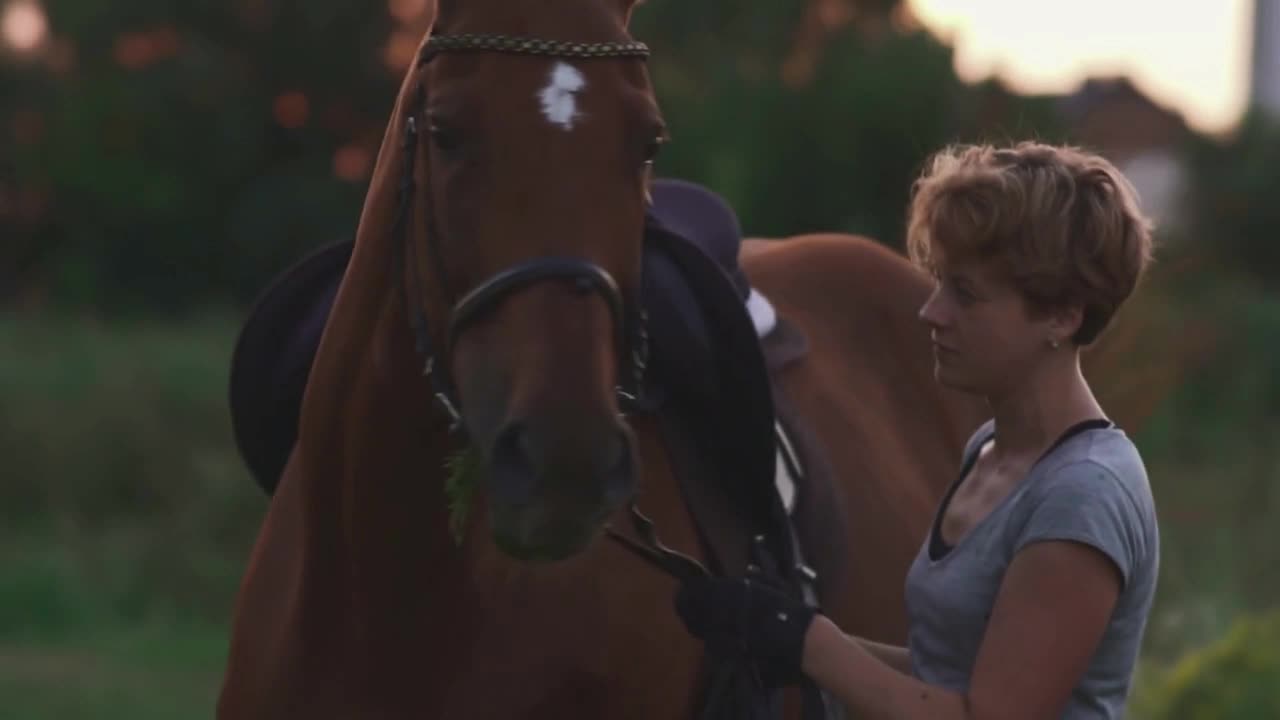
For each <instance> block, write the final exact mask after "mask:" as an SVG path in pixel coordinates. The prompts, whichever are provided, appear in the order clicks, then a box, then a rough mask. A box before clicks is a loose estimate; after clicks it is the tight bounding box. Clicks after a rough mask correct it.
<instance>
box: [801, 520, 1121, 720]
mask: <svg viewBox="0 0 1280 720" xmlns="http://www.w3.org/2000/svg"><path fill="white" fill-rule="evenodd" d="M1120 582H1121V581H1120V574H1119V571H1118V570H1117V568H1116V566H1115V565H1114V564H1113V563H1112V562H1111V561H1110V560H1109V559H1108V558H1107V556H1106V555H1104V554H1103V553H1101V552H1099V551H1098V550H1095V549H1093V548H1091V547H1088V546H1086V545H1083V544H1080V543H1074V542H1069V541H1045V542H1038V543H1035V544H1032V545H1030V546H1028V547H1027V548H1025V549H1024V550H1022V551H1021V552H1019V553H1018V554H1017V555H1015V556H1014V559H1013V561H1012V562H1011V563H1010V565H1009V569H1008V571H1007V572H1006V573H1005V578H1004V582H1003V583H1002V584H1001V586H1000V592H999V595H998V596H997V598H996V603H995V607H994V608H993V609H992V613H991V621H990V624H989V625H988V627H987V632H986V634H985V635H984V637H983V641H982V647H981V648H980V649H979V651H978V658H977V664H976V666H975V667H974V671H973V676H972V682H971V683H970V687H969V691H968V693H967V694H961V693H958V692H953V691H950V690H944V689H941V688H938V687H935V686H931V685H928V684H926V683H924V682H922V681H920V680H918V679H916V678H914V677H911V676H909V675H906V674H903V673H901V672H898V671H895V670H894V669H893V668H892V667H890V666H889V665H888V664H886V663H884V662H882V661H880V660H879V659H877V658H876V657H875V656H873V655H872V654H871V653H870V652H868V651H867V650H865V649H864V648H863V647H862V645H861V643H859V642H856V641H852V640H850V639H849V638H848V636H846V635H845V634H844V633H843V632H841V631H840V629H839V628H838V627H836V625H835V624H834V623H832V622H831V621H830V620H828V619H826V618H823V617H819V618H817V619H816V620H814V622H813V623H812V624H811V625H810V626H809V629H808V632H807V634H806V636H805V647H804V656H803V667H804V671H805V673H806V674H808V675H809V676H810V677H812V678H813V679H814V680H815V681H816V682H817V683H818V684H819V685H821V686H822V687H824V688H826V689H827V690H828V691H830V692H831V693H833V694H834V695H835V696H836V697H837V698H838V699H840V700H841V701H842V702H843V703H844V704H845V705H847V706H848V707H849V708H850V709H851V710H853V711H854V712H855V714H857V715H858V716H859V717H866V718H872V719H876V718H883V719H884V720H917V719H919V720H924V719H926V718H928V719H930V720H1005V719H1006V718H1008V719H1010V720H1012V719H1013V718H1017V720H1038V719H1040V718H1045V719H1050V718H1057V717H1059V716H1060V715H1061V713H1062V708H1063V706H1064V705H1065V703H1066V701H1067V698H1068V697H1069V696H1070V694H1071V689H1072V688H1073V687H1075V685H1076V683H1077V682H1078V681H1079V678H1080V675H1081V674H1082V673H1083V672H1084V669H1085V668H1086V667H1087V666H1088V664H1089V658H1090V657H1092V655H1093V652H1094V650H1095V649H1096V648H1097V645H1098V642H1099V640H1100V639H1101V637H1102V633H1103V632H1104V631H1105V630H1106V626H1107V621H1108V620H1109V619H1110V616H1111V610H1112V608H1113V607H1114V606H1115V603H1116V600H1117V599H1118V597H1119V594H1120Z"/></svg>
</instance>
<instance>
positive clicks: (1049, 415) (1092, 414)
mask: <svg viewBox="0 0 1280 720" xmlns="http://www.w3.org/2000/svg"><path fill="white" fill-rule="evenodd" d="M987 401H988V403H989V404H990V406H991V410H992V416H993V417H994V418H995V430H996V439H995V448H994V449H995V450H996V451H997V452H998V453H999V454H1000V455H1003V456H1006V457H1018V456H1023V455H1026V456H1029V457H1032V458H1034V457H1038V456H1039V455H1040V454H1041V453H1043V452H1044V450H1045V449H1046V448H1048V447H1049V445H1051V444H1052V443H1053V442H1054V441H1056V440H1057V439H1058V438H1059V437H1061V435H1062V434H1063V433H1064V432H1066V431H1067V429H1068V428H1070V427H1071V426H1072V425H1075V424H1076V423H1079V422H1082V421H1084V420H1089V419H1092V418H1101V417H1104V416H1105V414H1104V412H1103V410H1102V407H1101V406H1100V405H1099V404H1098V401H1097V399H1096V398H1095V397H1094V395H1093V391H1092V390H1091V389H1090V388H1089V383H1088V382H1087V381H1086V380H1085V378H1084V374H1083V373H1082V372H1081V370H1080V359H1079V354H1078V353H1075V352H1071V353H1065V352H1064V353H1063V356H1062V357H1056V358H1049V359H1047V360H1046V361H1045V363H1043V364H1042V365H1041V366H1040V367H1039V368H1037V369H1036V371H1035V372H1033V373H1031V375H1030V376H1029V377H1028V378H1027V379H1026V381H1025V382H1023V383H1021V384H1020V385H1018V386H1016V387H1013V388H1010V389H1009V390H1008V391H1006V392H1003V393H1001V394H1000V395H997V396H992V397H988V399H987Z"/></svg>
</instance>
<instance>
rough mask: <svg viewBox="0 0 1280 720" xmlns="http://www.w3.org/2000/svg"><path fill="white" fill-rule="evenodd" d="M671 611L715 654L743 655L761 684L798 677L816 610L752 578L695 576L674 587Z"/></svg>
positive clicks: (780, 683)
mask: <svg viewBox="0 0 1280 720" xmlns="http://www.w3.org/2000/svg"><path fill="white" fill-rule="evenodd" d="M675 606H676V613H677V614H678V615H679V616H680V619H681V620H683V621H684V624H685V628H686V629H688V631H689V634H690V635H693V636H694V637H696V638H699V639H701V640H702V641H703V642H705V643H706V646H707V651H708V652H709V653H712V654H714V655H718V656H721V657H729V656H734V655H746V656H747V657H748V658H750V660H751V661H752V663H753V664H754V665H755V667H756V669H757V672H759V674H760V681H761V682H762V683H763V684H764V685H765V686H766V687H781V686H784V685H792V684H795V683H797V682H799V681H800V680H801V678H802V677H803V673H802V670H801V661H802V658H803V655H804V641H805V635H806V632H807V631H808V629H809V626H810V625H811V624H812V622H813V618H814V616H815V615H817V610H816V609H814V608H810V607H808V606H806V605H805V604H804V603H803V602H800V601H798V600H793V599H792V598H790V597H788V596H787V595H785V594H784V593H783V592H781V591H780V590H778V589H775V588H774V587H772V586H770V585H767V584H765V583H764V582H762V581H761V580H760V579H758V578H754V577H738V578H697V579H693V580H688V581H686V582H685V583H683V584H682V585H681V586H680V589H679V591H678V592H677V593H676V598H675Z"/></svg>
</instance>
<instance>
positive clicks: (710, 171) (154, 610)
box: [0, 0, 1280, 720]
mask: <svg viewBox="0 0 1280 720" xmlns="http://www.w3.org/2000/svg"><path fill="white" fill-rule="evenodd" d="M429 1H430V0H389V1H388V2H377V1H375V2H351V1H350V0H346V1H341V0H306V2H301V1H297V2H290V1H288V0H186V1H184V2H172V1H171V0H110V1H109V2H108V1H107V0H0V458H3V461H2V462H0V708H3V710H0V714H3V715H4V716H5V717H8V718H22V719H24V720H25V719H27V718H39V719H42V720H43V719H44V718H69V719H79V718H117V717H119V718H126V717H127V718H131V719H134V720H147V719H150V718H185V717H196V716H205V717H208V716H211V713H212V702H213V698H214V697H215V694H216V691H217V686H218V682H219V680H220V673H221V668H222V660H223V656H224V653H225V647H226V645H225V643H226V634H227V620H228V617H229V614H230V607H231V602H232V599H233V597H234V593H235V590H236V585H237V582H238V579H239V575H240V572H241V571H242V568H243V566H244V563H245V560H246V557H247V553H248V550H249V548H250V546H251V543H252V541H253V537H254V533H255V532H256V529H257V526H258V523H259V522H260V520H261V518H262V515H263V511H264V509H265V506H266V500H265V499H264V497H263V496H262V495H261V494H260V493H259V491H258V490H257V489H256V488H255V486H254V484H253V482H252V481H251V480H250V478H249V476H248V474H247V472H246V471H245V469H244V468H243V466H242V464H241V461H240V459H239V457H238V455H237V454H236V452H235V450H234V447H233V445H232V442H231V436H230V429H229V421H228V411H227V403H226V388H227V373H228V363H229V357H230V352H231V346H232V343H233V341H234V338H235V334H236V332H237V330H238V327H239V323H240V321H241V320H242V319H243V317H244V313H245V312H246V310H247V307H248V304H249V303H250V302H251V301H252V300H253V298H254V296H255V294H256V293H257V292H258V291H259V290H260V289H261V288H262V287H263V286H264V284H265V283H266V282H268V281H269V280H270V278H272V277H273V276H274V275H275V274H276V273H278V272H279V271H281V270H282V269H284V268H285V267H286V266H287V265H289V264H290V263H292V262H293V261H294V260H296V259H298V258H299V257H300V256H301V255H302V254H303V253H305V252H306V251H308V250H309V249H311V248H315V247H317V246H320V245H322V244H326V243H329V242H332V241H335V240H341V239H344V238H349V237H350V236H351V234H352V233H353V231H354V229H355V226H356V222H357V220H358V217H359V211H360V206H361V203H362V200H363V196H364V192H365V189H366V183H367V181H368V179H369V173H370V170H371V168H372V164H373V160H374V156H375V153H376V151H377V148H378V144H379V143H380V141H381V137H382V133H383V130H384V128H385V125H386V122H387V118H388V113H389V111H390V109H391V105H392V103H393V101H394V98H395V93H396V90H397V87H398V85H399V81H400V78H401V77H402V75H403V72H404V71H405V68H406V66H407V64H408V63H409V61H410V59H411V56H412V53H413V50H414V49H415V47H416V45H417V43H418V40H419V39H420V37H421V34H422V32H423V30H424V29H425V26H424V20H425V18H426V15H427V11H428V8H427V5H428V3H429ZM1278 5H1280V3H1277V2H1274V1H1273V0H1256V1H1255V0H1214V2H1191V1H1190V0H1178V1H1177V2H1170V1H1169V0H1119V1H1117V0H1075V2H1071V3H1062V2H1048V0H1007V1H1001V0H906V1H895V0H755V1H754V2H750V3H741V2H732V3H731V2H714V1H712V0H649V2H648V3H647V4H646V5H645V6H643V7H642V8H641V9H640V10H639V11H638V12H637V14H636V18H635V23H634V29H635V34H636V35H637V36H638V37H639V38H640V39H643V40H645V41H646V42H648V43H650V45H651V46H652V47H653V49H654V51H655V54H654V57H653V60H652V72H653V75H654V79H655V83H656V86H657V89H658V95H659V99H660V101H661V103H662V105H663V107H664V110H665V112H666V114H667V118H668V120H669V122H670V124H671V127H672V130H673V135H674V142H673V143H672V144H671V146H670V147H669V148H668V150H667V151H666V152H665V153H664V155H663V157H662V158H661V160H660V163H659V171H660V172H661V173H663V174H667V175H675V176H682V177H686V178H690V179H694V180H698V181H701V182H704V183H706V184H708V185H710V186H711V187H713V188H715V189H716V190H719V191H720V192H722V193H724V194H725V195H726V196H727V197H728V198H729V199H730V200H731V201H732V202H733V203H734V205H735V206H736V207H737V209H738V211H739V213H740V214H741V217H742V220H743V224H744V226H745V229H746V231H747V232H748V233H749V234H752V235H765V236H779V235H783V234H794V233H800V232H806V231H813V230H839V231H850V232H857V233H864V234H869V235H872V236H874V237H876V238H877V239H879V240H881V241H883V242H884V243H886V244H889V245H891V246H894V247H901V240H902V232H903V217H904V211H905V205H906V201H907V193H908V189H909V186H910V182H911V179H912V177H913V176H914V175H915V173H916V172H918V170H919V168H920V166H921V163H922V160H923V159H924V157H925V156H926V155H927V154H928V153H930V152H932V151H934V150H936V149H938V148H940V147H941V146H942V145H944V144H946V143H948V142H954V141H976V140H992V141H1004V140H1015V139H1023V138H1039V139H1043V140H1048V141H1055V142H1056V141H1067V142H1072V143H1077V144H1081V145H1085V146H1087V147H1090V148H1092V149H1095V150H1097V151H1100V152H1102V153H1104V154H1105V155H1107V156H1108V157H1109V158H1111V159H1112V160H1113V161H1114V162H1115V163H1116V164H1117V165H1119V166H1120V167H1121V168H1122V169H1124V170H1125V172H1126V173H1128V175H1129V176H1130V178H1131V179H1132V180H1133V181H1134V182H1135V184H1136V185H1137V186H1138V188H1139V190H1140V192H1141V193H1142V197H1143V202H1144V205H1145V207H1146V209H1147V211H1148V212H1149V213H1150V214H1152V215H1153V216H1154V217H1155V218H1156V220H1157V221H1158V223H1159V228H1160V231H1159V232H1160V239H1161V250H1160V256H1159V263H1158V265H1157V267H1156V269H1155V270H1154V272H1153V273H1152V275H1151V277H1150V279H1149V282H1148V283H1147V284H1146V286H1145V287H1144V288H1143V290H1142V292H1141V294H1140V296H1139V297H1138V298H1137V299H1135V300H1134V301H1133V303H1132V304H1131V307H1129V308H1128V309H1127V311H1126V312H1125V314H1124V315H1123V316H1122V317H1121V318H1120V320H1119V322H1118V324H1117V326H1116V327H1115V329H1114V330H1113V331H1112V332H1111V333H1110V334H1109V335H1108V336H1107V338H1106V340H1105V341H1104V342H1103V343H1102V344H1101V345H1100V347H1098V348H1097V349H1096V350H1095V351H1093V352H1091V353H1090V355H1089V356H1088V362H1089V368H1090V372H1091V373H1092V377H1093V379H1094V381H1095V383H1096V384H1097V386H1098V387H1099V389H1100V391H1101V394H1102V395H1103V399H1104V402H1105V404H1107V405H1108V406H1109V407H1110V408H1111V409H1112V411H1113V413H1114V414H1115V416H1116V417H1117V419H1118V420H1119V421H1120V422H1121V423H1122V424H1123V425H1124V426H1125V427H1126V428H1127V429H1128V430H1129V432H1130V433H1131V434H1133V435H1134V436H1135V437H1136V438H1137V441H1138V444H1139V446H1140V448H1141V449H1142V451H1143V452H1144V454H1145V456H1146V458H1147V462H1148V467H1149V470H1150V474H1151V478H1152V483H1153V486H1154V488H1155V492H1156V497H1157V503H1158V505H1159V510H1160V516H1161V522H1162V529H1163V541H1164V554H1163V566H1162V577H1161V585H1160V590H1159V593H1158V596H1157V604H1156V607H1155V610H1154V612H1153V615H1152V618H1151V623H1150V626H1149V630H1148V634H1147V639H1146V644H1145V647H1144V652H1143V660H1142V664H1141V668H1140V673H1139V683H1138V688H1137V690H1136V691H1135V692H1136V696H1137V697H1136V700H1135V704H1134V708H1133V712H1132V716H1133V717H1138V718H1149V719H1155V718H1271V717H1280V689H1277V688H1280V616H1278V615H1277V614H1276V613H1275V611H1273V610H1272V608H1276V607H1280V598H1277V590H1280V573H1277V568H1278V567H1280V565H1278V564H1277V559H1278V556H1280V543H1277V542H1276V541H1277V539H1278V538H1277V535H1278V534H1280V531H1277V529H1276V528H1277V526H1278V523H1277V512H1278V511H1280V442H1278V441H1280V433H1278V431H1280V238H1277V236H1276V232H1275V231H1276V228H1277V223H1278V221H1280V197H1278V196H1277V193H1278V192H1280V172H1278V171H1277V168H1278V165H1277V163H1280V125H1278V124H1277V121H1276V117H1277V113H1280V7H1278Z"/></svg>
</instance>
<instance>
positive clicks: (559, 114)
mask: <svg viewBox="0 0 1280 720" xmlns="http://www.w3.org/2000/svg"><path fill="white" fill-rule="evenodd" d="M586 86H587V79H586V78H585V77H583V76H582V72H581V71H579V70H578V69H577V68H575V67H573V66H572V65H569V64H568V63H564V62H558V63H556V66H555V67H553V68H551V78H550V80H549V81H548V82H547V86H546V87H544V88H542V90H540V91H538V98H539V99H540V100H542V114H543V115H545V116H546V118H547V120H550V121H551V124H552V125H555V126H557V127H559V128H562V129H564V130H572V129H573V122H574V120H576V119H578V117H579V114H578V98H577V94H578V93H580V92H582V90H583V88H585V87H586Z"/></svg>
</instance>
